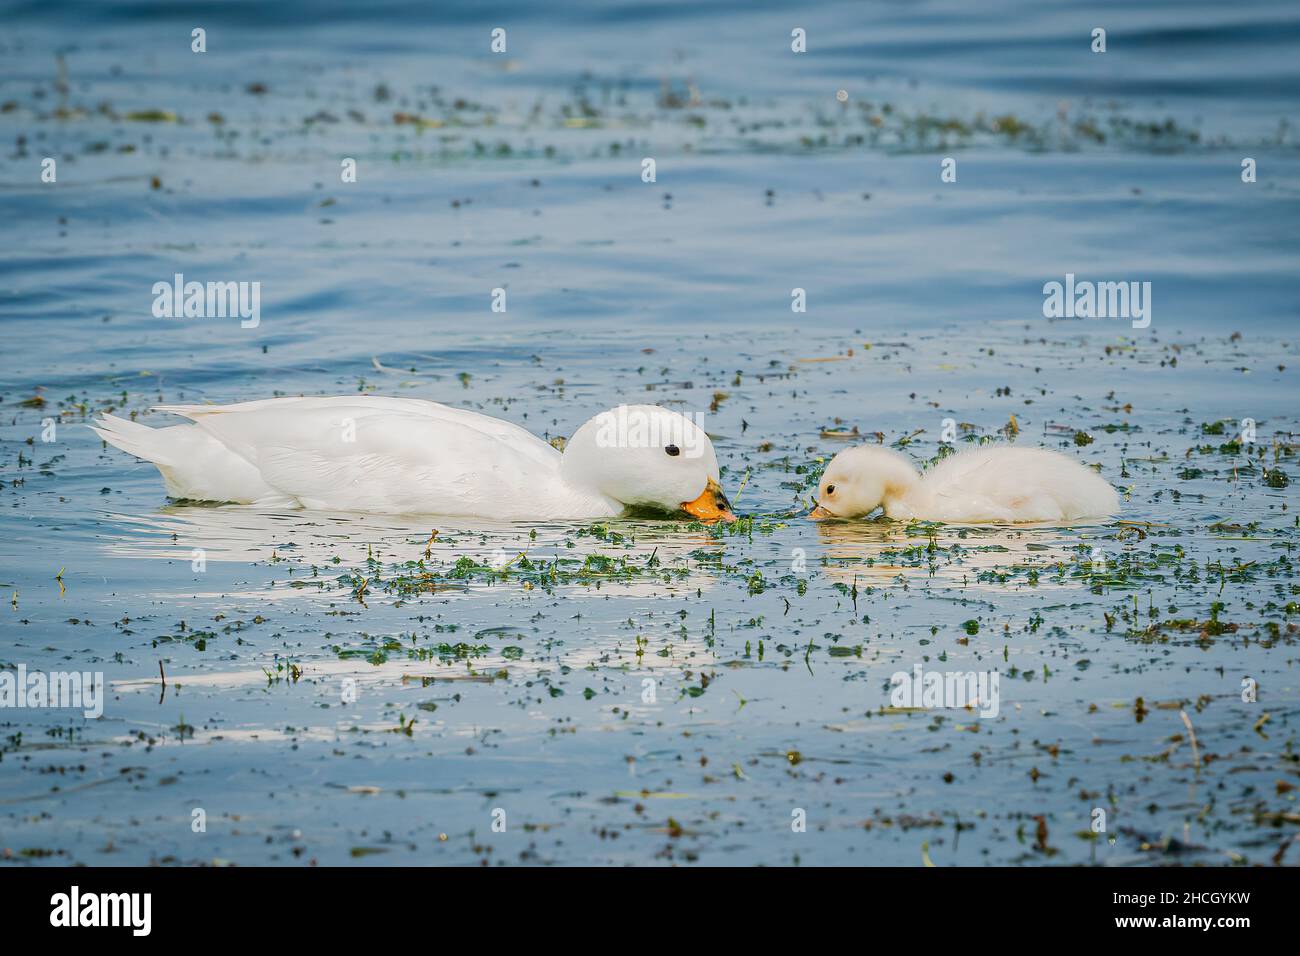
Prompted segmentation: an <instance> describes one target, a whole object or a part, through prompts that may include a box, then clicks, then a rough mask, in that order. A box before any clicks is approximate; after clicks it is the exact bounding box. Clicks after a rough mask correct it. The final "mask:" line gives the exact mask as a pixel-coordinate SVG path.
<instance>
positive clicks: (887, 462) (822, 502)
mask: <svg viewBox="0 0 1300 956" xmlns="http://www.w3.org/2000/svg"><path fill="white" fill-rule="evenodd" d="M915 479H916V469H914V468H913V467H912V464H911V463H910V462H909V461H908V460H907V459H906V458H904V457H903V456H902V455H900V454H899V453H898V452H896V451H893V450H891V449H889V448H881V447H879V446H874V445H859V446H858V447H857V448H846V449H844V450H843V451H842V452H840V453H839V454H838V455H836V456H835V457H834V458H832V459H831V463H830V464H829V465H827V466H826V470H825V471H824V472H823V473H822V480H821V483H820V484H819V485H818V486H817V503H816V507H814V508H813V510H812V511H811V512H809V514H808V517H809V518H812V519H813V520H814V521H820V520H823V519H826V518H862V517H865V516H866V515H869V514H871V512H873V511H875V510H876V509H877V508H879V507H880V506H881V505H883V504H886V502H887V501H888V500H889V499H892V498H897V497H901V496H902V495H904V494H905V493H906V492H907V489H908V488H909V487H911V485H912V482H913V481H915Z"/></svg>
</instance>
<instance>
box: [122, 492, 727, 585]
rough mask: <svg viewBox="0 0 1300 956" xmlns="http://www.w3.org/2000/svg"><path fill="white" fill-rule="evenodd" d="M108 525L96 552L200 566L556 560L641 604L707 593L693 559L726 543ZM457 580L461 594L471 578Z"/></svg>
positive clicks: (137, 519) (184, 520)
mask: <svg viewBox="0 0 1300 956" xmlns="http://www.w3.org/2000/svg"><path fill="white" fill-rule="evenodd" d="M109 517H110V518H111V519H112V521H113V522H115V523H116V524H117V525H118V526H119V527H120V528H123V529H125V530H126V532H127V533H125V534H114V535H112V536H111V537H109V538H108V539H107V542H106V544H105V550H106V552H107V553H109V554H112V555H119V556H127V557H135V558H148V559H159V560H167V561H182V562H186V563H196V562H202V563H204V564H207V563H211V562H238V563H243V564H266V563H278V562H290V563H292V564H293V565H295V566H298V567H303V568H319V569H327V568H329V569H337V570H338V573H339V574H342V573H344V572H345V571H347V570H351V569H358V568H365V567H366V566H368V564H369V562H371V561H372V560H373V561H378V562H380V564H381V565H382V566H383V567H385V568H388V567H391V566H392V565H395V564H396V565H405V564H406V563H407V562H423V569H425V570H428V571H430V572H432V573H433V574H434V575H438V576H445V575H446V574H447V573H449V572H450V571H452V570H453V569H455V568H456V567H457V565H458V563H459V564H460V565H461V566H462V567H464V564H465V562H466V560H468V561H469V562H471V563H472V564H473V565H475V566H477V567H478V568H491V569H497V570H504V571H507V572H509V571H511V569H513V570H514V572H515V575H514V576H516V577H521V578H522V577H525V576H524V575H520V574H519V572H520V571H521V570H522V569H523V568H525V567H527V566H528V565H530V564H531V565H532V566H533V568H534V569H535V568H536V567H537V566H538V565H540V564H548V565H549V564H552V563H555V562H558V564H556V571H557V574H558V575H559V576H560V577H565V576H566V575H567V579H568V580H570V581H571V583H576V584H584V583H585V584H595V583H596V582H599V584H600V587H601V588H602V590H604V589H609V590H611V591H612V592H613V593H618V594H632V595H641V596H645V597H654V596H658V595H664V594H671V593H674V592H677V591H680V590H682V589H686V588H689V589H692V590H693V589H696V588H699V589H707V588H709V587H711V586H712V585H713V584H714V583H715V582H716V577H715V572H714V571H713V570H712V569H711V568H710V564H711V562H710V561H708V560H702V556H703V554H704V553H708V554H716V553H718V552H721V551H724V550H725V549H726V548H727V539H726V538H722V539H719V538H715V537H713V536H712V535H710V534H709V532H708V531H705V530H699V529H698V528H696V529H691V528H690V527H689V526H688V525H687V524H686V523H685V522H681V521H672V520H670V519H664V520H644V519H638V520H624V519H604V520H601V521H599V522H597V521H593V520H581V521H563V522H561V521H550V522H539V523H535V524H534V523H523V522H505V521H492V520H490V519H479V518H465V517H439V516H437V515H369V514H353V513H346V512H344V513H339V512H321V511H298V510H265V509H259V508H257V507H255V506H251V505H197V504H175V505H169V506H167V507H164V508H161V509H159V510H158V511H157V512H154V513H152V514H138V515H124V514H112V515H110V516H109ZM524 559H526V560H524ZM462 577H463V579H464V581H465V582H466V584H470V583H472V582H473V580H475V578H476V575H474V574H468V575H463V576H462ZM478 577H482V575H479V576H478Z"/></svg>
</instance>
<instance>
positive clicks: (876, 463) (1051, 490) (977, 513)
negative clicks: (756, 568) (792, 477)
mask: <svg viewBox="0 0 1300 956" xmlns="http://www.w3.org/2000/svg"><path fill="white" fill-rule="evenodd" d="M818 500H819V507H818V509H817V512H816V513H815V514H816V516H817V517H840V518H856V517H862V516H864V515H868V514H870V513H871V512H872V511H874V510H875V509H876V508H877V507H880V506H883V507H884V511H885V514H886V515H887V516H888V517H890V518H894V519H897V520H902V521H906V520H909V519H913V518H919V519H922V520H926V521H944V522H959V521H975V522H1028V521H1078V520H1081V519H1084V518H1102V517H1106V516H1107V515H1112V514H1115V513H1116V512H1117V511H1119V495H1118V494H1117V493H1116V492H1115V489H1114V488H1112V487H1111V486H1110V484H1109V482H1107V481H1106V480H1105V479H1104V478H1102V477H1101V475H1099V474H1098V473H1097V472H1096V471H1094V470H1093V469H1091V468H1089V467H1087V466H1086V465H1083V464H1081V463H1080V462H1079V461H1077V460H1076V459H1074V458H1071V457H1069V456H1068V455H1063V454H1061V453H1060V452H1057V451H1050V450H1048V449H1046V448H1019V447H1015V446H1011V445H995V446H986V447H981V448H972V449H969V450H967V451H962V452H958V453H957V454H955V455H950V456H949V457H947V458H944V459H943V460H942V461H940V462H939V463H938V464H936V465H934V466H933V467H931V468H929V469H927V470H926V471H925V473H924V474H922V473H920V472H918V471H917V470H916V467H915V466H914V465H913V464H912V463H911V461H909V460H908V459H907V458H906V457H904V456H903V455H900V454H899V453H898V452H896V451H892V450H891V449H888V448H882V447H878V446H871V445H863V446H860V447H857V448H848V449H845V450H844V451H842V452H840V453H839V454H838V455H836V456H835V458H834V459H833V460H832V461H831V463H830V465H828V466H827V468H826V472H825V474H824V475H823V476H822V481H821V486H820V489H819V495H818Z"/></svg>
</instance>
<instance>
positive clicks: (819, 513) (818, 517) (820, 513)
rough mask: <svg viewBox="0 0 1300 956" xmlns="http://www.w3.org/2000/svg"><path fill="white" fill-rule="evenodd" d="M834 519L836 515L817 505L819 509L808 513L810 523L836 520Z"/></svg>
mask: <svg viewBox="0 0 1300 956" xmlns="http://www.w3.org/2000/svg"><path fill="white" fill-rule="evenodd" d="M834 517H835V515H833V514H831V513H830V512H829V511H827V510H826V509H825V508H823V507H822V506H821V505H817V507H815V508H813V510H812V511H810V512H808V520H809V521H825V520H826V519H827V518H834Z"/></svg>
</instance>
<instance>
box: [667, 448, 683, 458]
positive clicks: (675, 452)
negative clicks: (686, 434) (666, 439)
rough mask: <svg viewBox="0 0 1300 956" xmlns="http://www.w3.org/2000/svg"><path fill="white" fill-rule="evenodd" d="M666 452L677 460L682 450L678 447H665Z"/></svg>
mask: <svg viewBox="0 0 1300 956" xmlns="http://www.w3.org/2000/svg"><path fill="white" fill-rule="evenodd" d="M664 451H666V452H668V454H669V455H671V456H672V457H673V458H676V457H677V456H678V455H680V454H681V453H682V450H681V449H680V448H678V447H677V446H676V445H665V446H664Z"/></svg>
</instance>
